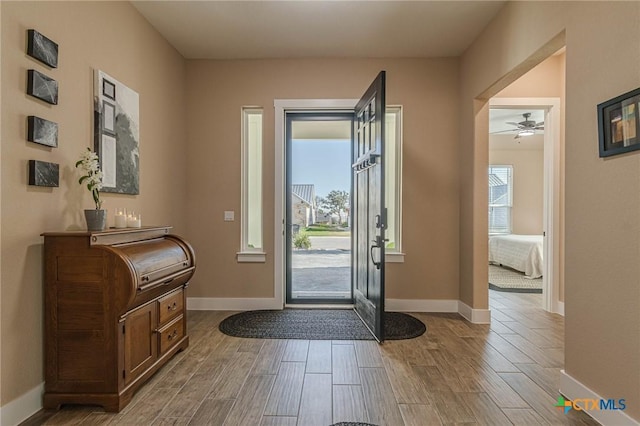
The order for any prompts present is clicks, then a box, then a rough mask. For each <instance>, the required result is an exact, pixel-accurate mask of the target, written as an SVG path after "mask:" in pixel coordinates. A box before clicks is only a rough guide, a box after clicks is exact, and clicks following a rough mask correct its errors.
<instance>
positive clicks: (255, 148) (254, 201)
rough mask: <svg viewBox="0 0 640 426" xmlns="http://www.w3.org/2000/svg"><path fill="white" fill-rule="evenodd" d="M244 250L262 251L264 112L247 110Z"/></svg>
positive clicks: (245, 115)
mask: <svg viewBox="0 0 640 426" xmlns="http://www.w3.org/2000/svg"><path fill="white" fill-rule="evenodd" d="M244 117H245V141H244V143H245V159H244V161H245V170H244V173H245V183H246V184H245V188H244V191H245V194H243V196H244V197H245V206H244V207H245V208H244V212H243V214H244V216H245V217H244V218H243V223H244V225H245V227H246V229H244V230H243V231H244V232H243V234H244V236H245V241H243V246H244V247H243V250H248V251H251V250H255V249H262V111H257V110H245V114H244Z"/></svg>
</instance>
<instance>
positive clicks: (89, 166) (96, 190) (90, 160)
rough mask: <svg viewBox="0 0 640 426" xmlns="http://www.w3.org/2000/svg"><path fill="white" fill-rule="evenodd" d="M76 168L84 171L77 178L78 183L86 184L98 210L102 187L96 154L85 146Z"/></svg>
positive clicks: (101, 176) (100, 204)
mask: <svg viewBox="0 0 640 426" xmlns="http://www.w3.org/2000/svg"><path fill="white" fill-rule="evenodd" d="M76 168H78V169H80V170H81V171H82V172H83V173H84V176H82V177H81V178H80V179H79V180H78V183H79V184H80V185H82V184H86V185H87V189H88V190H89V192H91V195H92V196H93V201H94V202H95V203H96V210H100V207H101V206H102V200H101V199H100V190H101V189H102V178H103V174H102V170H100V163H99V162H98V154H96V153H95V152H93V151H91V148H87V150H86V151H85V152H83V153H82V155H81V156H80V160H78V161H77V162H76Z"/></svg>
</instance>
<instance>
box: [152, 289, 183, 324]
mask: <svg viewBox="0 0 640 426" xmlns="http://www.w3.org/2000/svg"><path fill="white" fill-rule="evenodd" d="M183 310H184V290H183V289H180V290H178V291H174V292H173V293H170V294H167V295H166V296H164V297H162V298H161V299H159V300H158V315H159V318H158V319H159V321H158V322H159V323H160V327H162V326H163V325H165V324H166V323H168V322H169V321H171V320H172V319H174V318H176V317H177V316H178V315H181V314H182V311H183Z"/></svg>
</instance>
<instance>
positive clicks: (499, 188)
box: [488, 166, 513, 234]
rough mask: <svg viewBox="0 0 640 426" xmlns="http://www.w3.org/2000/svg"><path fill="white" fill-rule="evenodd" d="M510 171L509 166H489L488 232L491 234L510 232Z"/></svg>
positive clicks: (511, 186) (511, 181)
mask: <svg viewBox="0 0 640 426" xmlns="http://www.w3.org/2000/svg"><path fill="white" fill-rule="evenodd" d="M512 172H513V169H512V167H511V166H490V167H489V200H488V201H489V232H490V233H492V234H508V233H511V207H512V198H513V195H512V194H513V177H512Z"/></svg>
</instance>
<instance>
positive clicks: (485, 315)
mask: <svg viewBox="0 0 640 426" xmlns="http://www.w3.org/2000/svg"><path fill="white" fill-rule="evenodd" d="M458 313H459V314H460V315H462V316H463V317H464V318H465V319H466V320H467V321H470V322H472V323H474V324H490V323H491V311H490V310H489V309H474V308H472V307H471V306H469V305H467V304H466V303H464V302H463V301H462V300H458Z"/></svg>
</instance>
